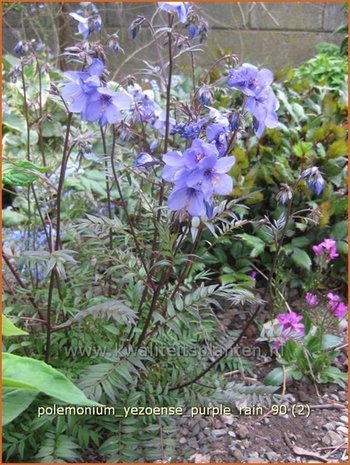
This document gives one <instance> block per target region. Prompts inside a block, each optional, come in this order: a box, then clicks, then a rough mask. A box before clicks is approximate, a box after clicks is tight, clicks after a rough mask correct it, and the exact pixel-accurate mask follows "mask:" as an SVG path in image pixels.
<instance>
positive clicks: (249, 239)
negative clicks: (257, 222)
mask: <svg viewBox="0 0 350 465" xmlns="http://www.w3.org/2000/svg"><path fill="white" fill-rule="evenodd" d="M237 237H240V238H241V239H242V240H243V241H244V242H245V243H246V244H247V246H248V247H250V248H251V249H252V251H251V252H250V256H251V257H252V258H255V257H257V256H258V255H260V254H261V253H262V252H263V251H264V248H265V242H264V241H262V240H261V239H260V238H259V237H257V236H251V235H250V234H245V233H244V234H239V235H238V236H237Z"/></svg>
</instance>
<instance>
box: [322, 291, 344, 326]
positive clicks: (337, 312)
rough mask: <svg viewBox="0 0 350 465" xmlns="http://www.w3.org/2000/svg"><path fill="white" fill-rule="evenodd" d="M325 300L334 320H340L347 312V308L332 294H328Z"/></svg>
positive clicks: (339, 298)
mask: <svg viewBox="0 0 350 465" xmlns="http://www.w3.org/2000/svg"><path fill="white" fill-rule="evenodd" d="M327 299H328V307H329V309H330V310H331V312H332V313H333V315H334V316H335V317H336V318H338V319H339V320H341V319H342V318H343V317H344V316H345V315H346V313H347V311H348V308H347V306H346V305H345V304H344V302H342V300H341V297H340V296H339V295H337V294H333V292H328V294H327Z"/></svg>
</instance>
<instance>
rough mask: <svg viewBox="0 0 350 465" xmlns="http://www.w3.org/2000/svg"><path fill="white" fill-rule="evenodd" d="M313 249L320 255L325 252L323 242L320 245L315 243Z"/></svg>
mask: <svg viewBox="0 0 350 465" xmlns="http://www.w3.org/2000/svg"><path fill="white" fill-rule="evenodd" d="M312 250H313V251H314V254H315V255H317V256H318V257H320V256H321V255H322V254H323V247H322V244H319V245H314V246H313V247H312Z"/></svg>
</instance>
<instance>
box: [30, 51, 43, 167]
mask: <svg viewBox="0 0 350 465" xmlns="http://www.w3.org/2000/svg"><path fill="white" fill-rule="evenodd" d="M33 55H34V58H35V62H36V67H37V72H38V80H39V121H38V133H39V134H38V136H39V149H40V153H41V159H42V162H43V165H44V166H46V157H45V148H44V139H43V97H42V90H43V89H42V81H41V70H40V63H39V60H38V57H37V55H36V54H35V51H34V50H33Z"/></svg>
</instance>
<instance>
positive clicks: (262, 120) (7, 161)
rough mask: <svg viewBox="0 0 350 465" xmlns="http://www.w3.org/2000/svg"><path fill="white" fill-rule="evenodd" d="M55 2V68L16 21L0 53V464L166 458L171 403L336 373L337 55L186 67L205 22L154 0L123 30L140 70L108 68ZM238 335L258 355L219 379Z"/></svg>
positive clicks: (232, 399) (339, 247) (340, 271)
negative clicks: (20, 33) (0, 78)
mask: <svg viewBox="0 0 350 465" xmlns="http://www.w3.org/2000/svg"><path fill="white" fill-rule="evenodd" d="M43 5H44V6H43V8H45V4H43ZM38 8H39V7H38ZM65 20H66V21H68V22H69V23H71V24H74V26H75V27H76V41H75V43H72V44H69V45H67V46H66V47H65V49H64V51H62V57H61V58H62V60H63V61H64V69H65V71H64V72H63V71H62V70H60V69H58V67H57V66H56V64H55V63H54V59H53V57H52V56H50V49H49V48H48V45H47V44H46V45H45V44H41V43H40V42H39V40H37V39H35V40H20V41H19V42H18V43H17V45H16V47H15V49H14V54H13V55H6V56H4V57H3V68H4V69H3V73H4V74H3V75H4V89H3V173H2V175H3V181H2V182H3V206H4V207H3V212H2V217H3V225H4V234H3V236H4V237H3V253H2V257H3V265H4V273H3V284H4V295H3V308H4V317H3V320H2V323H3V334H4V336H5V338H4V354H3V371H4V372H3V376H4V392H3V402H4V404H3V405H4V418H3V422H4V447H3V451H4V460H5V461H7V462H26V461H31V462H58V461H59V462H68V463H72V462H79V461H80V462H81V461H92V462H135V461H136V462H137V461H140V462H143V461H146V462H152V461H156V460H161V461H176V443H175V441H174V433H176V430H177V428H178V424H177V420H178V418H177V416H176V414H174V409H176V408H179V409H181V411H182V412H185V413H186V412H188V411H189V410H190V409H191V408H193V407H195V408H198V409H199V408H200V407H201V408H203V409H205V408H212V407H213V406H216V407H220V406H221V407H222V406H226V407H228V408H229V409H233V410H232V411H234V409H235V408H236V407H237V405H239V404H241V405H242V403H244V405H253V406H254V405H271V403H274V404H278V405H279V404H286V405H288V402H289V398H288V388H287V384H288V383H290V382H291V381H293V380H294V381H299V380H301V379H304V378H305V379H308V380H310V382H311V383H313V385H314V386H315V389H316V391H317V389H318V386H320V385H322V384H327V383H336V384H337V385H338V386H340V387H344V386H345V383H346V370H345V369H342V367H339V366H337V365H336V364H335V361H336V359H337V357H338V356H339V354H340V352H341V349H342V347H343V345H344V338H343V336H342V332H341V329H342V328H343V329H344V326H345V319H346V313H347V305H346V295H345V294H346V282H347V276H346V257H347V216H346V215H347V197H346V178H347V175H346V166H347V164H346V153H347V126H346V118H347V79H346V73H347V61H346V57H344V56H343V55H342V54H341V53H340V52H339V50H338V49H337V48H336V47H335V46H331V45H327V44H326V45H325V44H324V45H322V46H320V48H319V50H318V52H317V55H316V56H315V58H313V59H311V60H310V61H308V62H306V63H304V64H303V65H302V66H300V67H299V68H297V69H289V68H286V69H284V70H283V71H281V73H279V74H278V75H277V79H275V78H274V76H273V73H272V72H271V71H270V70H268V69H266V68H263V67H259V66H258V65H257V64H248V63H241V62H240V60H239V57H237V56H236V55H234V54H229V55H222V56H218V59H217V60H216V61H215V62H214V63H213V65H212V67H211V68H209V69H208V70H201V69H198V68H197V67H196V55H197V53H199V51H200V50H201V49H205V46H206V45H205V43H206V42H205V41H206V37H207V35H208V34H210V28H209V27H210V25H208V24H207V23H206V21H205V20H204V19H203V18H202V17H201V15H200V9H198V8H197V7H196V6H195V5H192V4H188V3H182V2H159V3H158V4H155V6H154V14H153V16H151V17H144V16H141V15H135V19H134V20H133V21H132V23H131V24H130V27H129V33H130V41H133V43H135V47H136V46H137V43H138V41H142V36H143V34H144V33H145V31H146V30H147V31H148V32H150V33H151V35H152V38H153V43H154V47H155V50H156V53H157V57H158V66H154V65H151V64H150V63H148V62H147V61H145V62H144V65H145V69H143V70H141V71H137V70H135V75H131V74H128V75H123V74H122V71H121V72H120V73H119V74H118V75H117V76H114V75H113V70H112V69H110V68H109V62H110V59H111V56H112V55H113V54H117V56H118V54H122V47H123V44H120V43H119V39H118V35H117V34H113V35H108V34H107V33H106V32H105V30H104V25H103V24H102V21H101V17H100V15H99V11H98V7H96V6H95V5H94V4H91V3H82V4H81V5H80V6H79V7H78V5H76V7H74V10H73V9H72V11H71V12H70V13H69V14H67V16H66V17H65ZM184 62H185V63H189V69H190V70H191V72H190V74H189V75H187V76H184V75H181V74H179V73H180V71H179V70H180V68H179V67H178V65H179V64H183V63H184ZM136 71H137V72H136ZM140 76H141V77H140ZM223 310H226V311H228V312H229V313H230V312H231V314H232V315H233V316H232V321H231V322H230V324H228V325H226V324H223V323H222V322H221V321H220V319H219V318H218V315H219V314H220V312H222V311H223ZM235 312H238V313H242V314H244V315H245V318H244V320H243V321H242V320H240V319H238V318H235V317H234V315H237V313H235ZM252 327H253V328H256V331H257V333H255V336H254V337H253V338H251V337H249V338H248V339H247V335H248V334H249V333H251V328H252ZM244 341H245V344H246V346H247V347H248V349H250V352H249V350H248V352H247V354H246V356H242V355H241V354H240V353H237V352H236V350H237V349H239V347H240V345H241V343H242V342H244ZM260 345H261V346H265V347H267V354H268V355H266V357H268V361H269V362H271V361H272V362H273V367H272V368H271V370H269V371H268V372H267V373H265V374H264V376H263V377H262V378H261V379H256V380H255V382H254V383H253V384H249V383H242V382H240V383H237V382H229V383H228V382H227V378H226V377H225V376H223V373H224V372H225V371H227V370H238V371H239V372H241V373H243V374H245V373H249V374H250V375H254V370H255V361H254V358H253V357H252V356H251V352H252V350H253V348H255V347H256V346H258V347H260ZM266 357H265V359H264V358H263V359H262V360H265V361H266ZM67 405H68V406H70V407H73V406H75V407H76V408H77V407H89V408H91V409H92V408H95V409H98V408H102V406H107V407H108V406H111V407H115V408H116V410H115V411H114V412H113V413H110V412H109V413H108V414H105V415H101V414H100V415H99V414H95V415H92V414H90V415H89V414H84V415H66V416H64V415H63V416H62V415H60V413H59V412H58V411H57V407H65V406H67ZM146 406H147V407H148V408H149V409H153V410H152V411H151V413H153V414H149V415H145V414H144V411H142V410H140V411H138V412H137V413H133V414H130V415H129V414H126V412H130V409H132V408H133V407H142V408H144V407H146ZM160 408H163V409H165V410H164V411H166V409H173V410H170V411H171V412H173V413H171V414H170V415H169V414H168V415H166V414H163V415H161V414H160V412H161V411H159V412H158V410H159V409H160ZM157 409H158V410H157ZM91 411H92V410H91ZM203 411H204V410H203ZM208 411H210V410H208ZM38 412H41V413H40V415H38ZM85 412H88V411H87V410H86V411H85ZM95 412H98V410H95ZM168 413H169V410H168Z"/></svg>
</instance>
